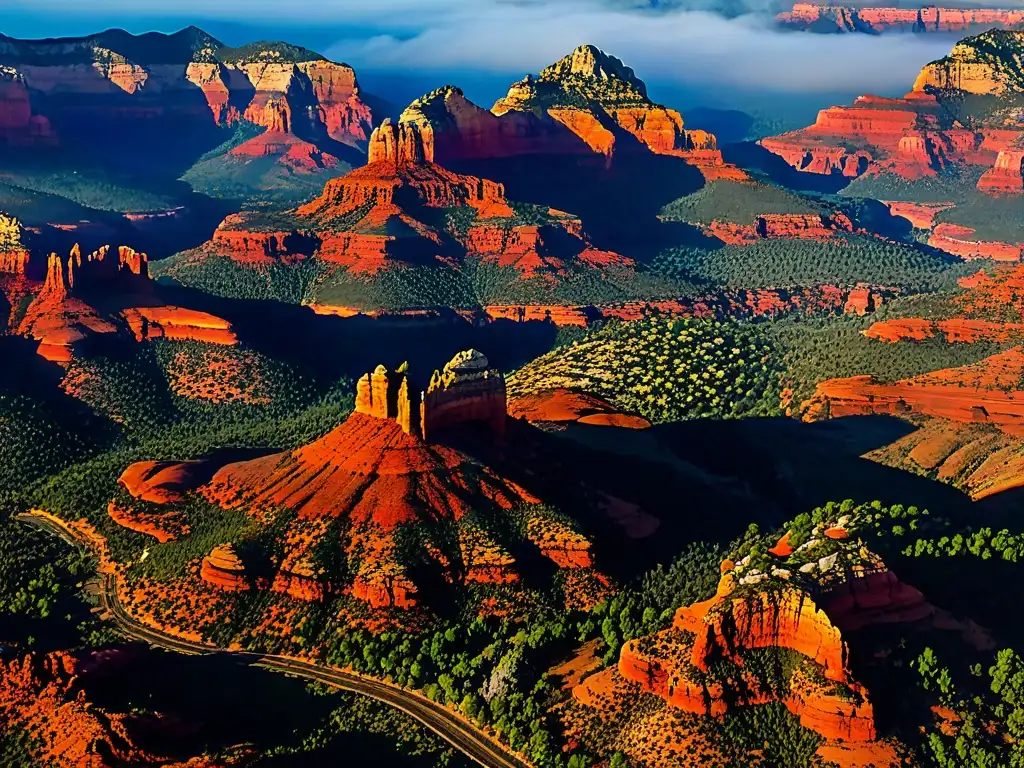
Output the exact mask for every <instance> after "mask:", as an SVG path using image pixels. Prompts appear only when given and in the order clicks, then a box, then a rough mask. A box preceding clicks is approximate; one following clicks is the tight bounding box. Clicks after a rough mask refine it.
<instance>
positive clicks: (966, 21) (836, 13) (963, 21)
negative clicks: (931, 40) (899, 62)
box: [776, 3, 1024, 32]
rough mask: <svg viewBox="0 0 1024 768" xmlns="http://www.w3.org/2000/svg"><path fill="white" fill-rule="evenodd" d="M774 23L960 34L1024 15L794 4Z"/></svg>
mask: <svg viewBox="0 0 1024 768" xmlns="http://www.w3.org/2000/svg"><path fill="white" fill-rule="evenodd" d="M776 21H777V22H778V23H779V24H781V25H783V26H785V27H791V28H794V29H802V30H808V31H812V32H887V31H891V30H895V31H903V32H963V31H965V30H970V29H972V28H990V27H1003V28H1011V27H1017V26H1021V25H1024V11H1019V10H1009V9H1001V8H936V7H934V6H926V7H923V8H858V7H855V6H840V5H828V4H825V3H795V4H794V5H793V9H792V10H791V11H786V12H783V13H780V14H779V15H778V16H776Z"/></svg>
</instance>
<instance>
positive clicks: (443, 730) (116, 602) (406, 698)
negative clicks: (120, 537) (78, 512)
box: [18, 512, 526, 768]
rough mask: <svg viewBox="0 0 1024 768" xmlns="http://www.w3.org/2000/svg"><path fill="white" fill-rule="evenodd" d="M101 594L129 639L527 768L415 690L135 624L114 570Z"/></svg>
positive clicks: (57, 529)
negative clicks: (401, 719) (388, 714)
mask: <svg viewBox="0 0 1024 768" xmlns="http://www.w3.org/2000/svg"><path fill="white" fill-rule="evenodd" d="M18 519H19V520H21V521H23V522H25V523H29V524H31V525H35V526H37V527H39V528H42V529H44V530H46V531H49V532H50V533H52V534H54V535H55V536H58V537H60V538H61V539H63V540H64V541H66V542H67V543H68V544H70V545H72V546H74V547H77V548H79V549H83V550H86V551H88V550H89V545H88V542H86V541H84V540H83V539H81V538H79V537H78V536H76V535H75V533H74V532H73V531H71V530H69V529H68V528H65V527H64V526H62V525H60V524H59V523H57V522H55V521H54V520H51V519H49V518H47V517H43V516H42V515H39V514H35V513H32V512H28V513H25V514H22V515H19V516H18ZM98 594H99V600H100V606H101V607H102V608H103V609H104V611H105V612H106V614H107V615H108V616H109V617H110V618H111V619H112V620H113V621H114V622H115V623H116V624H117V625H118V626H119V627H120V629H121V631H122V632H124V633H125V634H126V635H128V636H129V637H133V638H135V639H137V640H142V641H144V642H147V643H149V644H150V645H153V646H156V647H158V648H165V649H167V650H171V651H177V652H179V653H187V654H209V653H217V654H220V655H224V656H231V657H234V658H237V659H238V660H240V661H243V662H245V663H247V664H250V665H253V666H258V667H265V668H267V669H272V670H275V671H278V672H284V673H285V674H288V675H294V676H296V677H303V678H306V679H308V680H316V681H318V682H321V683H325V684H326V685H330V686H333V687H335V688H340V689H341V690H345V691H352V692H354V693H359V694H362V695H364V696H369V697H371V698H373V699H377V700H378V701H382V702H384V703H385V704H388V705H390V706H392V707H395V708H396V709H400V710H401V711H403V712H405V713H406V714H408V715H411V716H412V717H414V718H416V720H418V721H419V722H420V723H422V724H423V725H425V726H426V727H427V728H429V729H430V730H431V731H433V732H434V733H436V734H437V735H439V736H441V737H442V738H443V739H445V740H446V741H448V742H449V743H450V744H451V745H452V746H454V747H455V748H456V749H458V750H459V751H461V752H462V753H464V754H465V755H466V756H467V757H469V758H470V759H471V760H473V761H474V762H476V763H478V764H479V765H482V766H485V768H525V766H526V763H524V762H523V761H521V760H519V759H518V758H516V757H514V756H512V755H511V754H509V753H508V752H506V751H505V750H504V749H502V748H501V747H500V746H499V745H497V744H495V743H494V742H493V741H491V740H490V739H488V738H487V737H486V736H483V735H482V734H480V733H479V732H478V731H477V730H476V729H475V728H473V727H472V726H471V725H468V724H466V723H465V722H463V721H462V720H461V719H459V718H457V717H455V716H454V715H452V713H451V712H449V711H448V710H447V709H445V708H444V707H442V706H441V705H439V704H436V703H435V702H432V701H430V700H429V699H426V698H424V697H421V696H417V695H415V694H411V693H409V692H408V691H405V690H403V689H401V688H397V687H395V686H392V685H389V684H387V683H383V682H380V681H378V680H373V679H369V678H365V677H360V676H359V675H355V674H351V673H349V672H341V671H338V670H335V669H331V668H328V667H322V666H319V665H317V664H311V663H308V662H305V661H300V660H298V659H292V658H289V657H286V656H275V655H272V654H263V653H252V652H248V651H228V650H225V649H222V648H214V647H212V646H208V645H203V644H201V643H193V642H190V641H188V640H182V639H180V638H177V637H174V636H173V635H169V634H167V633H165V632H161V631H159V630H156V629H153V628H152V627H147V626H145V625H144V624H140V623H139V622H137V621H136V620H135V619H133V618H132V617H131V616H130V615H129V614H128V613H127V612H126V611H125V609H124V606H122V605H121V601H120V599H119V597H118V594H117V579H116V578H115V577H114V575H113V574H110V573H100V574H99V591H98Z"/></svg>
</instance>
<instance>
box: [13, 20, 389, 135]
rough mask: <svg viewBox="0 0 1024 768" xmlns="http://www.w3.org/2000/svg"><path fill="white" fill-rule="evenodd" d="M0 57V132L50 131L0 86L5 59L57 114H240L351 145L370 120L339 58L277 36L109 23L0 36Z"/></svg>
mask: <svg viewBox="0 0 1024 768" xmlns="http://www.w3.org/2000/svg"><path fill="white" fill-rule="evenodd" d="M3 65H8V66H7V69H4V70H0V105H6V106H0V140H3V139H4V137H5V122H9V121H10V120H14V119H15V118H16V119H17V121H18V122H19V123H21V124H23V125H22V127H21V128H19V133H20V134H21V135H23V136H30V137H31V138H32V140H33V141H40V140H48V139H49V138H51V136H50V132H49V128H48V123H46V121H45V119H39V118H28V117H26V113H25V110H26V105H27V104H28V101H27V98H22V96H21V95H19V93H18V91H17V88H15V89H14V90H11V88H5V87H4V85H3V83H4V81H5V77H4V75H3V74H2V73H3V72H8V70H10V72H13V71H14V68H16V69H17V73H16V74H17V79H18V80H19V81H20V82H21V84H22V86H23V88H22V90H24V89H25V88H27V90H28V91H35V92H38V93H41V94H44V95H45V96H46V105H47V109H48V110H53V111H54V113H55V114H57V113H59V114H60V115H61V116H62V117H66V116H82V117H85V118H86V119H102V120H109V119H112V118H116V119H119V120H126V119H141V118H145V119H147V120H152V119H154V118H158V119H167V118H174V119H177V120H182V119H185V120H195V121H200V122H203V121H209V120H211V119H212V121H213V122H214V123H216V124H218V125H231V124H234V123H236V122H238V121H239V120H241V119H243V118H244V119H246V120H249V121H251V122H253V123H255V124H257V125H261V126H263V127H265V128H267V129H268V130H269V131H272V132H282V133H287V134H295V135H297V136H300V137H302V138H304V139H306V140H309V141H316V140H320V139H333V140H336V141H340V142H343V143H347V144H352V145H356V144H360V143H363V142H365V141H366V140H367V138H368V137H369V133H370V128H371V115H370V110H369V107H368V106H367V105H366V104H365V102H363V100H362V97H361V92H360V88H359V84H358V81H357V80H356V76H355V73H354V71H353V70H352V68H351V67H349V66H348V65H345V64H339V63H335V62H331V61H328V60H327V59H325V58H323V57H322V56H319V55H318V54H315V53H313V52H312V51H307V50H304V49H300V48H295V47H293V46H287V45H282V44H279V43H256V44H253V45H250V46H246V47H245V48H240V49H232V48H228V47H226V46H224V44H223V43H221V42H220V41H218V40H216V39H214V38H212V37H210V36H209V35H207V34H205V33H204V32H201V31H200V30H197V29H194V28H191V29H187V30H183V31H181V32H178V33H176V34H174V35H162V34H157V33H150V34H148V35H143V36H138V37H136V36H133V35H128V34H126V33H123V32H120V31H116V30H115V31H110V32H105V33H101V34H98V35H93V36H90V37H83V38H66V39H56V40H45V41H23V40H15V39H13V38H3V39H2V40H0V67H2V66H3ZM10 72H8V74H10ZM12 77H13V76H9V77H7V78H6V79H7V80H10V79H12ZM5 94H7V95H6V96H5ZM5 113H6V114H7V115H9V118H10V120H8V121H5V120H4V118H3V116H4V115H5ZM25 125H27V128H26V127H25Z"/></svg>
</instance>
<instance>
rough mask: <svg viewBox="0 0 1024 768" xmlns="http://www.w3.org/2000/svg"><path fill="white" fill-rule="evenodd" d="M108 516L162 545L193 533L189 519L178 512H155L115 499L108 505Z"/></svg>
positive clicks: (164, 510) (122, 525)
mask: <svg viewBox="0 0 1024 768" xmlns="http://www.w3.org/2000/svg"><path fill="white" fill-rule="evenodd" d="M107 514H108V515H109V516H110V519H111V520H113V521H114V522H115V523H117V524H118V525H120V526H121V527H123V528H127V529H128V530H130V531H135V532H136V533H141V534H144V535H146V536H152V537H153V538H154V539H156V540H157V541H158V542H160V543H161V544H163V543H165V542H168V541H174V540H176V539H179V538H181V537H182V536H187V535H188V534H189V533H190V532H191V526H189V524H188V518H187V517H186V516H185V515H184V514H183V513H181V512H179V511H177V510H167V509H162V510H159V511H153V510H151V509H145V508H143V507H141V506H140V505H137V504H129V503H125V502H122V501H119V500H116V499H115V500H112V501H111V502H110V504H108V505H107Z"/></svg>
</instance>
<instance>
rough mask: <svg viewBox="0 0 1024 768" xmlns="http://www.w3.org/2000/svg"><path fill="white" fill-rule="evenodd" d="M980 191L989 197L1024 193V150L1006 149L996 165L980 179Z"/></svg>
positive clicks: (1000, 154)
mask: <svg viewBox="0 0 1024 768" xmlns="http://www.w3.org/2000/svg"><path fill="white" fill-rule="evenodd" d="M978 189H980V190H981V191H982V192H984V193H986V194H989V195H1019V194H1021V193H1022V192H1024V149H1004V150H1003V151H1001V152H1000V153H999V155H998V156H997V157H996V164H995V165H994V166H993V167H992V168H990V169H989V170H987V171H985V173H984V174H982V176H981V178H980V179H978Z"/></svg>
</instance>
